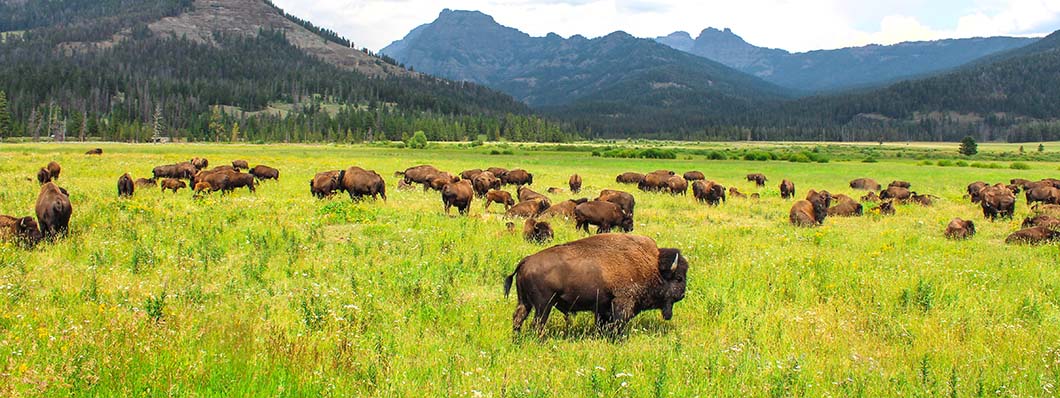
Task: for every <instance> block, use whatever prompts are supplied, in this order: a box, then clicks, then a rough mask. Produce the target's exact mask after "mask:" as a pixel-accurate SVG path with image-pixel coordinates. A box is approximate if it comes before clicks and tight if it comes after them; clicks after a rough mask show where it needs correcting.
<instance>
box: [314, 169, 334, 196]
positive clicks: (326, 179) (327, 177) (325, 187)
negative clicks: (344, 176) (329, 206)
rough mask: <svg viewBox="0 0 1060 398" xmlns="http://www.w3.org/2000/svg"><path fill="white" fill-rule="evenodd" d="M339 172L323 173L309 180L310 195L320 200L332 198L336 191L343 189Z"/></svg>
mask: <svg viewBox="0 0 1060 398" xmlns="http://www.w3.org/2000/svg"><path fill="white" fill-rule="evenodd" d="M339 173H340V171H339V170H331V171H322V172H319V173H317V174H316V175H315V176H313V179H312V180H309V193H311V194H313V196H315V197H317V198H318V199H323V198H330V197H331V196H332V195H334V194H335V191H338V190H340V189H342V180H340V179H339Z"/></svg>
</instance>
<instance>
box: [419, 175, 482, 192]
mask: <svg viewBox="0 0 1060 398" xmlns="http://www.w3.org/2000/svg"><path fill="white" fill-rule="evenodd" d="M459 181H460V176H457V175H453V174H451V173H449V172H447V171H439V172H437V173H434V174H433V175H431V177H430V180H429V181H428V182H427V183H426V184H424V185H423V192H427V190H428V189H433V190H435V191H438V192H441V191H442V188H444V187H445V186H446V185H447V184H451V183H454V182H459ZM470 183H471V181H468V184H470ZM471 188H472V189H474V186H472V187H471Z"/></svg>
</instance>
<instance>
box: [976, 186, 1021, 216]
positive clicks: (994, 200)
mask: <svg viewBox="0 0 1060 398" xmlns="http://www.w3.org/2000/svg"><path fill="white" fill-rule="evenodd" d="M979 205H980V206H981V207H982V208H983V216H984V217H986V218H988V219H990V221H995V220H997V219H998V218H1012V215H1013V213H1015V212H1016V195H1015V194H1013V193H1012V191H1010V190H1008V188H1005V186H1004V185H1001V184H998V185H994V186H991V187H987V188H984V189H983V190H982V191H980V192H979Z"/></svg>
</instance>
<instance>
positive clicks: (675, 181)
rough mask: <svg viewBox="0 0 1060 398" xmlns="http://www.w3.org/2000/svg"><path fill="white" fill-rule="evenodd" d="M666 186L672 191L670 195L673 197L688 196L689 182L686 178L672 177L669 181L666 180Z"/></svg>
mask: <svg viewBox="0 0 1060 398" xmlns="http://www.w3.org/2000/svg"><path fill="white" fill-rule="evenodd" d="M666 186H667V187H668V188H669V189H670V194H672V195H677V194H681V195H687V194H688V181H685V179H684V177H679V176H672V177H670V179H669V180H666Z"/></svg>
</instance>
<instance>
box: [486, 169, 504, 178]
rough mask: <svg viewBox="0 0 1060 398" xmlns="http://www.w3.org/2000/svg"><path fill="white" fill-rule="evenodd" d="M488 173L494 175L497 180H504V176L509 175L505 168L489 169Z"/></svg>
mask: <svg viewBox="0 0 1060 398" xmlns="http://www.w3.org/2000/svg"><path fill="white" fill-rule="evenodd" d="M486 171H488V172H490V173H493V176H494V177H497V178H504V175H505V174H508V169H505V168H503V167H489V168H487V169H486Z"/></svg>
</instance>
